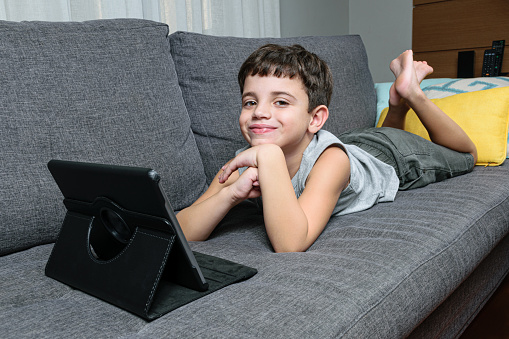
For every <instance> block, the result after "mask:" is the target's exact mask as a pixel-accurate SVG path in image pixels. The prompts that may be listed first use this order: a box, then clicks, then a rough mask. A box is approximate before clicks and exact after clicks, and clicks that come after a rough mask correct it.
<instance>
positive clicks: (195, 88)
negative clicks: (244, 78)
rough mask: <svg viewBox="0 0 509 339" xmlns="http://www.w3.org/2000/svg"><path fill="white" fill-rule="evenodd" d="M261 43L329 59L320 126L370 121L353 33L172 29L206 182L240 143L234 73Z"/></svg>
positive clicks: (367, 81)
mask: <svg viewBox="0 0 509 339" xmlns="http://www.w3.org/2000/svg"><path fill="white" fill-rule="evenodd" d="M266 43H278V44H283V45H292V44H301V45H302V46H304V47H305V48H307V49H309V50H310V51H313V52H315V53H316V54H318V55H319V56H320V57H321V58H323V59H324V60H325V61H326V62H327V63H328V64H329V67H330V68H331V70H332V73H333V77H334V92H333V96H332V102H331V105H330V107H329V108H330V117H329V121H327V123H326V125H325V127H324V128H325V129H327V130H329V131H330V132H332V133H334V134H339V133H341V132H344V131H346V130H349V129H352V128H357V127H365V126H374V124H375V117H376V95H375V89H374V84H373V79H372V77H371V73H370V72H369V69H368V62H367V56H366V52H365V49H364V45H363V43H362V40H361V38H360V37H359V36H335V37H300V38H284V39H270V38H268V39H249V38H232V37H213V36H206V35H200V34H195V33H185V32H177V33H174V34H172V35H170V45H171V53H172V55H173V59H174V62H175V67H176V70H177V75H178V78H179V83H180V86H181V89H182V93H183V96H184V101H185V103H186V107H187V110H188V112H189V115H190V117H191V128H192V130H193V132H194V133H195V137H196V142H197V144H198V148H199V150H200V153H201V155H202V159H203V163H204V166H205V172H206V174H207V178H208V180H209V181H210V180H212V178H213V177H214V175H215V174H216V173H217V171H218V170H219V169H220V167H221V166H222V165H224V163H225V162H226V161H228V160H229V159H230V158H231V157H232V156H233V155H234V152H235V150H237V149H239V148H241V147H243V146H245V145H246V143H245V141H244V139H243V137H242V135H241V133H240V130H239V126H238V117H239V114H240V109H241V95H240V90H239V86H238V84H237V74H238V71H239V68H240V66H241V65H242V63H243V62H244V60H245V59H246V58H247V57H248V56H249V55H250V54H251V53H252V52H253V51H254V50H255V49H256V48H257V47H259V46H261V45H263V44H266Z"/></svg>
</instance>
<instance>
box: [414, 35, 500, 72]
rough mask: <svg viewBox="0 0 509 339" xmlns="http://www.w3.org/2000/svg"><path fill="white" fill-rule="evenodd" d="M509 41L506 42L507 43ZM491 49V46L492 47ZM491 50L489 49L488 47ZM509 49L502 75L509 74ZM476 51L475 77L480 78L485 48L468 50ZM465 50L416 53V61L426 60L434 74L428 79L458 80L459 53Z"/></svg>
mask: <svg viewBox="0 0 509 339" xmlns="http://www.w3.org/2000/svg"><path fill="white" fill-rule="evenodd" d="M507 42H509V41H506V43H507ZM490 47H491V46H490ZM486 48H489V47H486ZM508 49H509V47H506V51H505V53H504V60H503V62H502V73H507V72H509V51H508ZM468 50H469V51H472V50H473V51H475V57H474V77H480V76H481V71H482V62H483V57H484V50H485V48H476V49H468ZM460 51H463V50H461V49H460V50H451V51H436V52H421V53H414V59H415V60H426V61H427V62H428V64H430V65H431V66H432V67H433V70H434V72H433V73H432V74H430V75H428V77H427V78H456V77H457V74H458V52H460Z"/></svg>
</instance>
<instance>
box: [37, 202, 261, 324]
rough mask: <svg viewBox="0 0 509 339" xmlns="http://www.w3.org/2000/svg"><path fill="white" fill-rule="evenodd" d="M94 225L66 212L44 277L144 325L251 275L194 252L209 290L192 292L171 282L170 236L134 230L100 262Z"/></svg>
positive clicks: (145, 229) (94, 220)
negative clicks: (92, 242) (118, 248)
mask: <svg viewBox="0 0 509 339" xmlns="http://www.w3.org/2000/svg"><path fill="white" fill-rule="evenodd" d="M73 203H74V204H76V205H79V204H83V203H81V202H73V201H66V205H68V204H73ZM152 218H153V219H154V220H153V222H165V220H164V219H159V218H156V217H152ZM157 219H159V220H157ZM97 223H100V221H99V219H98V218H97V217H94V216H91V215H87V214H82V213H76V212H70V211H69V212H67V214H66V216H65V219H64V222H63V224H62V228H61V230H60V234H59V236H58V239H57V242H56V244H55V246H54V248H53V251H52V253H51V256H50V258H49V259H48V263H47V265H46V275H47V276H48V277H51V278H54V279H56V280H58V281H60V282H63V283H65V284H67V285H69V286H72V287H74V288H77V289H79V290H82V291H84V292H86V293H88V294H91V295H93V296H95V297H98V298H100V299H103V300H105V301H107V302H109V303H111V304H114V305H116V306H118V307H121V308H123V309H125V310H128V311H130V312H132V313H134V314H136V315H138V316H140V317H142V318H144V319H146V320H153V319H156V318H158V317H160V316H162V315H163V314H165V313H167V312H170V311H172V310H174V309H175V308H178V307H180V306H182V305H185V304H187V303H189V302H191V301H193V300H196V299H198V298H200V297H202V296H205V295H207V294H209V293H212V292H214V291H216V290H218V289H220V288H222V287H224V286H227V285H229V284H232V283H235V282H238V281H241V280H244V279H248V278H250V277H251V276H253V275H254V274H256V270H255V269H253V268H249V267H247V266H244V265H240V264H236V263H233V262H231V261H228V260H224V259H220V258H217V257H213V256H208V255H204V254H200V253H196V252H194V254H195V258H196V260H197V262H198V265H199V266H200V268H201V270H202V273H203V275H204V277H205V279H206V280H207V282H208V283H209V286H208V289H207V290H206V291H197V290H193V289H191V288H187V287H184V286H182V285H180V284H179V283H177V282H176V281H178V280H176V279H174V278H175V276H176V275H177V274H178V272H177V271H176V266H175V264H176V263H175V262H174V261H175V260H179V256H178V255H177V251H176V249H175V248H176V242H175V237H176V236H175V235H174V234H172V233H171V232H163V231H160V230H158V229H154V228H151V227H143V226H139V227H136V228H135V230H134V232H133V234H132V236H131V237H130V240H129V242H128V243H127V244H126V245H125V247H124V248H122V249H121V251H120V252H119V253H118V254H117V255H115V256H113V257H112V258H108V259H107V260H100V259H99V258H97V255H96V254H95V253H94V251H93V248H91V246H90V242H89V240H90V235H91V232H92V230H93V229H94V227H99V226H100V225H98V224H97ZM172 261H173V262H172Z"/></svg>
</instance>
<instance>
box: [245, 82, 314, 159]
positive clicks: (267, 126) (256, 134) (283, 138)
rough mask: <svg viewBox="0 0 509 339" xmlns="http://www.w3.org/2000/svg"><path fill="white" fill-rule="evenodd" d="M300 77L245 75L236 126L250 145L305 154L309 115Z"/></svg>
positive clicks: (306, 98)
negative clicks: (240, 108) (276, 146)
mask: <svg viewBox="0 0 509 339" xmlns="http://www.w3.org/2000/svg"><path fill="white" fill-rule="evenodd" d="M308 107H309V99H308V95H307V92H306V90H305V88H304V84H303V83H302V81H301V80H300V78H297V77H295V78H292V79H290V78H288V77H281V78H278V77H275V76H263V77H262V76H259V75H255V76H248V77H247V78H246V80H245V84H244V93H243V94H242V112H241V114H240V118H239V123H240V129H241V131H242V135H243V136H244V138H245V139H246V141H247V142H248V143H249V144H250V145H251V146H256V145H261V144H267V143H272V144H276V145H278V146H279V147H281V148H282V149H283V151H284V152H285V154H286V153H287V152H292V153H293V152H294V151H297V152H299V151H302V152H303V151H304V150H305V149H306V147H307V145H308V144H309V142H310V140H311V138H312V135H313V133H308V126H309V124H310V122H311V120H312V115H311V114H310V113H309V112H308Z"/></svg>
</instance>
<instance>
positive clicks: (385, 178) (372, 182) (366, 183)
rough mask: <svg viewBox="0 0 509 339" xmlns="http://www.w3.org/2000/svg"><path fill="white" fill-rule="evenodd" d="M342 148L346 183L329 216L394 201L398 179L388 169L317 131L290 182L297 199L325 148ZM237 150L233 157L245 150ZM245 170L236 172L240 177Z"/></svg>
mask: <svg viewBox="0 0 509 339" xmlns="http://www.w3.org/2000/svg"><path fill="white" fill-rule="evenodd" d="M331 146H334V147H340V148H342V149H343V150H344V151H345V152H346V154H347V155H348V158H349V160H350V183H349V184H348V186H347V187H346V188H345V189H344V190H343V192H341V195H340V196H339V199H338V201H337V203H336V206H335V207H334V210H333V212H332V215H344V214H349V213H354V212H359V211H363V210H366V209H368V208H370V207H372V206H373V205H375V204H377V203H379V202H387V201H394V198H395V197H396V193H397V192H398V188H399V179H398V177H397V175H396V171H395V170H394V168H393V167H392V166H391V165H388V164H386V163H384V162H383V161H380V160H378V159H377V158H375V157H374V156H372V155H371V154H369V153H367V152H366V151H364V150H362V149H360V148H359V147H357V146H354V145H348V144H343V143H342V142H341V141H340V140H339V139H338V138H337V137H336V136H334V135H333V134H332V133H330V132H327V131H324V130H320V131H319V132H318V133H316V134H315V136H314V137H313V140H311V142H310V143H309V145H308V147H307V148H306V150H305V151H304V154H303V156H302V161H301V164H300V167H299V170H298V171H297V173H296V174H295V175H294V177H293V178H292V185H293V189H294V191H295V194H296V195H297V198H298V197H299V196H300V195H301V194H302V192H303V191H304V188H305V187H306V180H307V177H308V175H309V173H310V172H311V170H312V169H313V166H314V165H315V162H316V161H317V160H318V157H319V156H320V155H321V154H322V153H323V151H325V150H326V149H327V148H329V147H331ZM248 148H249V146H247V147H244V148H242V149H240V150H238V151H237V152H236V153H235V154H239V153H240V152H242V151H244V150H246V149H248ZM244 170H245V168H242V169H239V173H240V174H242V173H243V171H244Z"/></svg>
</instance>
